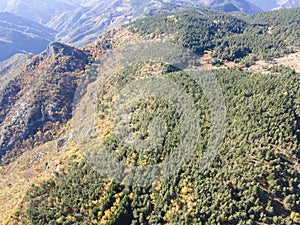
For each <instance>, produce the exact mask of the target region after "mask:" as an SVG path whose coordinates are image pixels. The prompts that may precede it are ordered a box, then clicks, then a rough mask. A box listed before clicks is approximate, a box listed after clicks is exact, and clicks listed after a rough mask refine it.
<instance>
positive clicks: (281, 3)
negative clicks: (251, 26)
mask: <svg viewBox="0 0 300 225" xmlns="http://www.w3.org/2000/svg"><path fill="white" fill-rule="evenodd" d="M249 2H252V3H253V4H255V5H257V6H259V7H260V8H262V9H263V10H264V11H269V10H275V9H285V8H293V7H299V6H300V0H249Z"/></svg>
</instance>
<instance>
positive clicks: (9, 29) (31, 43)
mask: <svg viewBox="0 0 300 225" xmlns="http://www.w3.org/2000/svg"><path fill="white" fill-rule="evenodd" d="M55 35H56V31H55V30H53V29H51V28H47V27H45V26H43V25H41V24H39V23H36V22H33V21H31V20H28V19H24V18H22V17H20V16H17V15H15V14H12V13H8V12H4V13H0V52H1V54H0V61H2V60H5V59H8V58H9V57H11V56H13V55H14V54H16V53H32V54H37V53H40V52H41V51H43V50H44V49H45V48H46V47H47V45H48V44H49V42H51V41H53V40H54V39H55Z"/></svg>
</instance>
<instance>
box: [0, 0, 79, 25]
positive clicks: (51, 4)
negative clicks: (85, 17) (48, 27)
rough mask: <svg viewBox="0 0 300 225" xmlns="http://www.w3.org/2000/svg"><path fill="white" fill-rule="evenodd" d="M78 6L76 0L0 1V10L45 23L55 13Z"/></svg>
mask: <svg viewBox="0 0 300 225" xmlns="http://www.w3.org/2000/svg"><path fill="white" fill-rule="evenodd" d="M79 6H80V5H79V3H77V2H76V1H69V0H34V1H32V0H4V1H2V3H0V10H1V11H7V12H11V13H14V14H17V15H19V16H22V17H24V18H27V19H30V20H33V21H35V22H38V23H41V24H45V23H47V22H48V21H50V20H51V19H52V18H53V17H55V16H56V15H59V14H61V13H63V12H66V11H69V10H72V9H75V8H77V7H79Z"/></svg>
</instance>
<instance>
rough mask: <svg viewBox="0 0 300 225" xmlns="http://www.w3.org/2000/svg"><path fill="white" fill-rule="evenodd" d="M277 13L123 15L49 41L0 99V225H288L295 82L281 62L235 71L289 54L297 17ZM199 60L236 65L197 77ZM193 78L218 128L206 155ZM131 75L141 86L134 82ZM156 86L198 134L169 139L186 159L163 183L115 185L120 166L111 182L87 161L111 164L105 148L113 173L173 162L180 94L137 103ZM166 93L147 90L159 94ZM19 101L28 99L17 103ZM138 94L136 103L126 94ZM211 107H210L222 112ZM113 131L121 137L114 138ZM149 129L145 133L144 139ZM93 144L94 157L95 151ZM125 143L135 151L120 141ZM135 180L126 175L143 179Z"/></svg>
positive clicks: (297, 116)
mask: <svg viewBox="0 0 300 225" xmlns="http://www.w3.org/2000/svg"><path fill="white" fill-rule="evenodd" d="M281 12H282V14H283V15H284V14H285V13H290V14H291V16H290V17H288V18H286V20H285V21H280V22H279V21H278V22H276V21H272V23H271V22H268V21H266V20H265V14H260V15H258V16H257V15H254V16H253V17H252V18H250V19H249V18H247V17H239V18H237V17H233V16H230V15H226V14H222V13H216V12H211V11H208V10H185V11H180V12H176V13H175V12H173V13H168V14H162V15H159V16H155V17H148V18H142V19H140V20H137V21H135V22H133V23H130V24H129V25H126V26H124V27H122V28H120V29H117V30H114V31H110V32H108V33H106V34H105V35H103V37H102V38H101V39H100V40H98V41H96V42H94V43H91V44H89V45H87V46H85V47H84V48H82V49H76V48H73V47H70V46H68V45H65V44H62V43H53V44H52V45H50V46H49V48H48V50H47V51H45V52H44V53H43V54H41V55H38V56H35V57H34V58H33V59H32V60H31V62H30V63H29V64H27V66H26V68H25V69H24V70H23V71H22V72H20V73H19V74H18V75H17V76H16V77H15V78H14V79H13V80H12V81H10V82H9V83H8V84H7V85H6V86H5V89H4V91H1V92H0V93H1V95H0V104H1V111H0V119H1V120H0V122H1V134H5V135H2V136H1V138H0V140H1V152H2V154H4V153H5V154H4V156H3V157H2V167H1V168H0V169H1V170H0V172H1V176H3V178H5V179H3V180H1V183H0V184H1V187H2V189H0V199H1V200H3V204H2V206H0V212H3V213H5V214H6V215H10V216H8V217H7V218H3V221H4V219H6V222H7V223H8V224H9V223H13V224H18V223H25V224H111V225H112V224H114V225H118V224H123V225H126V224H128V225H129V224H176V225H177V224H298V223H299V221H300V202H299V197H300V196H299V193H300V192H299V191H300V190H299V189H300V182H299V181H300V180H299V179H300V176H299V168H300V167H299V163H298V160H299V157H300V152H299V150H300V108H299V105H300V104H299V103H300V98H299V96H300V92H299V90H300V87H299V86H300V76H299V74H298V73H296V72H295V71H294V70H292V69H291V68H287V67H284V66H281V65H275V64H274V66H273V67H271V68H269V71H268V73H264V74H262V73H255V72H246V71H245V70H243V67H246V66H250V65H251V64H253V63H254V62H255V61H256V60H258V59H261V60H272V58H274V57H278V56H281V55H284V54H288V53H290V52H292V51H297V48H298V47H299V46H298V44H297V41H296V40H297V38H298V36H294V34H295V32H297V28H296V26H295V25H296V23H294V22H293V21H296V20H297V18H299V15H300V14H299V13H298V11H297V9H295V10H287V11H278V12H277V13H278V16H279V17H278V18H279V19H280V18H281V17H280V16H281V14H280V13H281ZM272 13H273V12H272ZM272 13H270V16H272V15H273V14H272ZM283 15H282V17H283ZM288 20H290V21H288ZM250 21H252V22H250ZM283 28H284V29H283ZM287 30H293V32H290V33H289V39H287V38H286V36H285V33H284V32H285V31H287ZM153 42H154V43H155V42H159V43H163V44H167V43H173V45H175V46H176V48H175V49H174V52H171V53H174V54H173V55H175V56H178V59H177V60H179V63H178V64H174V63H172V60H173V58H172V57H165V58H151V54H152V56H169V55H168V54H170V52H168V51H167V49H170V48H163V45H155V44H152V43H153ZM139 43H142V47H144V48H145V49H147V43H150V51H149V52H145V53H144V52H143V50H140V49H139V48H137V49H134V48H132V47H130V46H132V45H133V46H139ZM144 43H145V45H143V44H144ZM122 46H123V47H124V49H125V51H124V53H123V52H122V51H123V50H124V49H122ZM151 46H152V49H151ZM167 46H172V45H167ZM160 47H161V48H160ZM189 50H190V51H192V52H194V53H191V52H190V51H189ZM114 51H115V53H116V55H115V56H116V57H118V56H119V55H122V53H123V54H125V56H127V55H128V57H124V58H125V59H124V62H125V64H121V65H123V66H121V67H118V65H119V64H118V62H117V61H118V60H117V59H118V58H111V57H112V56H113V55H114V54H113V53H114ZM171 51H172V49H171ZM118 53H119V54H118ZM150 53H151V54H150ZM157 53H159V54H158V55H156V54H157ZM126 54H127V55H126ZM171 55H172V54H171ZM204 56H206V57H208V56H209V57H210V59H208V61H209V62H210V63H212V64H215V65H223V64H224V65H226V63H228V62H231V63H234V64H235V65H236V68H232V69H225V68H224V69H217V68H216V67H214V68H215V70H212V71H205V70H204V71H203V70H202V65H201V63H200V61H199V60H200V59H201V58H202V57H204ZM135 57H136V58H137V59H136V58H135ZM175 58H176V57H175ZM119 59H120V58H119ZM147 59H148V60H147ZM151 59H152V60H151ZM121 61H122V60H121ZM107 62H108V64H106V63H107ZM126 62H127V63H126ZM115 65H116V66H115ZM193 72H195V73H197V74H198V75H197V77H198V78H201V77H202V76H203V77H204V78H205V75H209V77H215V78H216V80H217V81H218V84H219V87H220V90H221V91H222V96H223V98H222V99H223V100H224V104H225V106H224V108H226V111H224V116H225V115H226V119H225V120H224V122H225V126H226V132H225V135H224V140H223V141H222V142H221V144H220V146H219V148H216V149H214V148H212V149H211V148H209V146H210V144H211V142H210V140H214V139H211V136H212V138H214V137H213V136H214V135H210V130H211V129H212V128H213V127H214V125H215V124H214V120H213V118H214V117H213V116H214V114H213V113H212V114H211V113H210V110H211V108H210V104H211V102H210V100H211V99H210V96H209V95H208V93H210V92H207V90H206V89H205V85H204V86H203V85H201V84H199V83H197V82H196V80H197V79H196V78H197V77H193V76H192V75H191V74H192V73H193ZM96 78H98V79H99V80H96ZM195 79H196V80H195ZM143 80H146V81H147V82H148V83H147V82H146V84H149V85H147V86H143V85H142V84H143V83H141V82H143ZM164 80H168V81H170V82H171V83H172V84H174V85H177V86H178V87H179V89H178V90H180V93H185V94H184V95H183V96H185V98H188V99H189V100H190V103H191V104H192V105H193V106H194V108H188V107H187V108H184V109H183V110H186V109H190V110H188V112H186V113H191V112H192V113H193V115H194V114H195V116H197V120H195V121H194V120H193V122H192V123H188V126H187V127H188V128H189V127H191V128H193V127H194V124H196V125H197V126H199V127H197V131H198V132H196V133H197V136H198V137H195V136H188V132H187V134H185V133H183V136H188V137H193V138H194V139H193V138H192V139H191V140H190V142H188V143H194V142H195V143H196V147H195V148H194V149H192V156H191V157H190V158H189V160H187V161H184V162H183V163H184V165H183V166H182V167H180V168H179V169H178V168H177V169H174V171H172V172H173V173H172V175H171V176H161V175H163V174H161V171H160V170H158V171H155V170H153V171H152V172H149V174H146V177H147V178H149V179H150V180H151V179H154V180H153V182H151V183H149V184H148V185H145V186H143V185H126V184H128V180H126V179H127V178H128V177H127V176H126V175H127V173H128V171H127V170H126V169H125V170H124V173H121V174H118V173H117V175H120V176H117V177H115V179H113V180H112V179H109V178H107V177H104V176H103V174H102V173H99V170H97V169H98V168H97V167H96V168H95V164H94V163H93V162H94V161H91V158H90V157H92V159H93V157H94V158H95V159H96V160H100V162H102V163H103V161H105V163H104V164H103V166H104V168H106V167H105V166H108V165H110V163H111V162H113V161H110V160H111V158H109V157H107V154H108V153H109V155H110V156H113V158H114V159H116V160H117V161H119V162H122V163H123V164H122V166H124V167H125V168H126V167H128V168H131V167H132V166H133V167H134V168H140V169H141V171H143V170H146V169H147V168H149V166H151V165H157V164H158V165H159V164H161V163H164V161H166V160H168V159H169V158H168V157H169V156H170V155H171V156H172V155H176V149H177V146H180V137H182V136H181V135H182V133H181V131H182V130H183V131H188V129H187V130H185V129H186V128H187V127H185V126H183V125H182V121H183V119H185V117H184V116H183V115H185V114H184V113H182V112H181V111H180V110H177V109H178V108H177V107H176V101H181V99H182V98H183V97H182V96H179V97H178V99H175V100H176V101H174V102H172V101H170V102H169V101H168V98H166V99H164V98H163V97H164V96H162V95H161V96H160V95H152V96H147V95H146V96H144V95H143V94H144V93H147V90H148V89H147V87H148V86H150V87H151V82H152V81H157V82H158V84H162V83H163V81H164ZM135 84H137V86H135ZM139 84H141V86H138V85H139ZM156 84H157V83H156ZM212 84H213V83H212ZM208 86H209V85H208ZM143 87H144V89H143ZM171 87H172V86H169V87H168V88H167V87H165V89H166V90H161V91H167V92H169V91H168V90H171V89H169V88H171ZM213 87H214V88H213V89H216V90H217V88H215V86H213ZM137 90H140V91H141V90H142V91H141V92H137ZM126 91H127V92H126ZM143 91H144V92H143ZM26 93H32V94H30V96H31V97H30V98H29V97H28V96H27V95H26ZM120 93H121V94H126V93H127V94H128V93H129V95H128V96H127V95H124V96H125V97H124V98H123V100H124V104H123V102H122V101H121V102H118V99H119V98H120V95H119V94H120ZM139 93H140V94H141V96H142V98H138V97H139ZM162 93H166V92H162ZM171 93H173V92H171ZM174 93H176V92H174ZM166 95H167V94H166ZM95 96H96V98H95ZM167 96H168V95H167ZM81 97H82V98H81ZM121 97H122V95H121ZM18 99H21V101H19V100H18ZM183 99H184V98H183ZM80 100H81V101H80ZM94 100H95V101H94ZM121 100H122V99H121ZM90 101H91V102H92V103H94V104H92V103H91V102H90ZM127 103H128V104H127ZM118 106H120V107H118ZM121 106H122V107H121ZM184 106H186V105H184ZM123 107H124V108H123ZM74 108H75V110H73V109H74ZM218 109H219V110H222V109H223V108H222V105H220V106H219V108H218ZM193 110H195V111H193ZM78 112H83V114H82V115H83V116H81V114H79V116H78V115H77V113H78ZM90 112H92V113H91V116H92V120H89V115H90ZM194 112H196V113H194ZM119 113H120V114H119ZM187 115H190V114H187ZM76 116H77V117H76ZM93 116H94V117H93ZM72 117H73V119H75V121H74V120H73V121H72ZM118 118H120V121H118ZM156 118H157V119H156ZM221 118H223V117H221ZM91 121H92V123H90V122H91ZM160 121H164V122H160ZM157 122H158V124H162V125H163V127H162V128H161V127H160V126H159V127H158V128H161V130H155V129H154V128H155V124H157ZM126 123H128V124H127V125H128V126H127V125H126ZM124 124H125V125H124ZM90 125H91V126H90ZM80 126H82V127H80ZM118 126H121V128H120V130H118V129H117V128H118ZM122 126H123V127H122ZM91 127H92V128H94V127H95V128H96V129H95V130H94V129H91ZM81 128H82V129H81ZM84 128H87V130H84ZM122 129H125V130H122ZM153 129H154V130H153ZM122 131H126V132H125V136H122V135H124V134H123V133H122ZM156 131H157V132H158V133H159V134H157V139H155V138H154V139H151V135H152V134H153V132H154V133H155V132H156ZM119 132H120V133H119ZM160 132H162V133H163V135H162V136H161V134H160ZM131 136H134V137H136V138H137V139H131ZM99 140H100V141H101V143H102V145H101V146H102V147H103V148H104V150H103V149H99V148H98V145H97V143H98V142H97V141H99ZM136 140H138V141H137V143H140V145H137V146H134V145H133V146H131V145H130V144H131V143H132V141H136ZM195 140H196V141H195ZM151 141H153V142H154V143H155V144H157V145H154V146H151V147H152V148H151V149H148V151H143V150H141V149H140V147H141V146H142V147H145V146H146V147H147V146H148V144H149V143H150V144H151V143H152V142H151ZM143 142H145V144H144V145H143ZM212 146H216V145H214V143H213V145H212ZM135 147H139V148H137V149H136V148H135ZM207 148H208V149H209V150H214V151H216V155H213V156H214V157H211V158H210V160H211V161H210V163H209V165H208V166H207V167H205V169H204V170H203V169H201V167H200V165H202V164H201V162H202V160H203V158H205V156H206V155H207V154H208V153H209V151H208V150H207ZM93 149H94V150H96V153H97V150H99V151H100V150H102V151H103V152H101V151H100V152H101V153H103V155H101V154H100V155H97V154H96V153H94V152H93V151H92V152H91V154H92V155H91V156H90V155H89V154H86V152H85V150H93ZM187 150H188V149H187ZM48 151H51V152H52V155H51V157H50V156H49V155H47V152H48ZM70 152H71V153H72V154H70ZM180 153H181V152H180ZM184 153H186V151H184ZM93 154H95V155H93ZM182 154H183V153H182ZM179 155H181V154H179ZM183 155H184V154H183ZM97 157H98V158H97ZM183 158H184V157H183ZM176 159H177V158H176ZM101 160H102V161H101ZM29 162H31V163H29ZM33 162H34V163H33ZM31 164H32V165H31ZM36 164H38V165H39V166H36ZM100 166H101V165H100ZM114 169H115V168H112V172H114V171H115V170H114ZM118 169H120V171H122V170H123V169H124V168H123V167H118V168H117V170H116V171H117V172H118ZM14 171H19V172H18V173H19V174H17V175H18V176H19V178H18V179H16V180H13V179H9V177H10V176H13V177H17V176H16V175H14V174H15V173H16V172H14ZM100 171H101V170H100ZM102 172H103V171H102ZM110 172H111V171H105V173H110ZM40 174H43V176H45V178H47V179H46V180H45V179H44V180H43V179H42V178H43V177H42V176H41V175H40ZM45 174H46V175H45ZM138 175H140V174H138ZM138 175H137V176H134V177H131V179H133V181H137V182H138V181H139V180H143V179H145V178H144V177H142V176H138ZM125 178H126V179H125ZM129 178H130V177H129ZM129 178H128V179H129ZM18 180H21V181H24V182H19V181H18ZM129 181H130V180H129ZM30 184H32V186H31V187H30V188H28V187H29V186H30ZM131 184H132V183H131ZM10 191H11V192H12V193H18V195H16V198H18V200H16V201H17V202H18V204H16V206H15V207H14V208H13V209H12V207H11V202H12V201H11V199H8V197H7V196H9V194H7V192H9V193H10ZM25 192H26V193H25ZM17 196H18V197H17ZM9 204H10V205H9ZM6 208H7V209H10V210H9V211H5V209H6Z"/></svg>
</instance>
